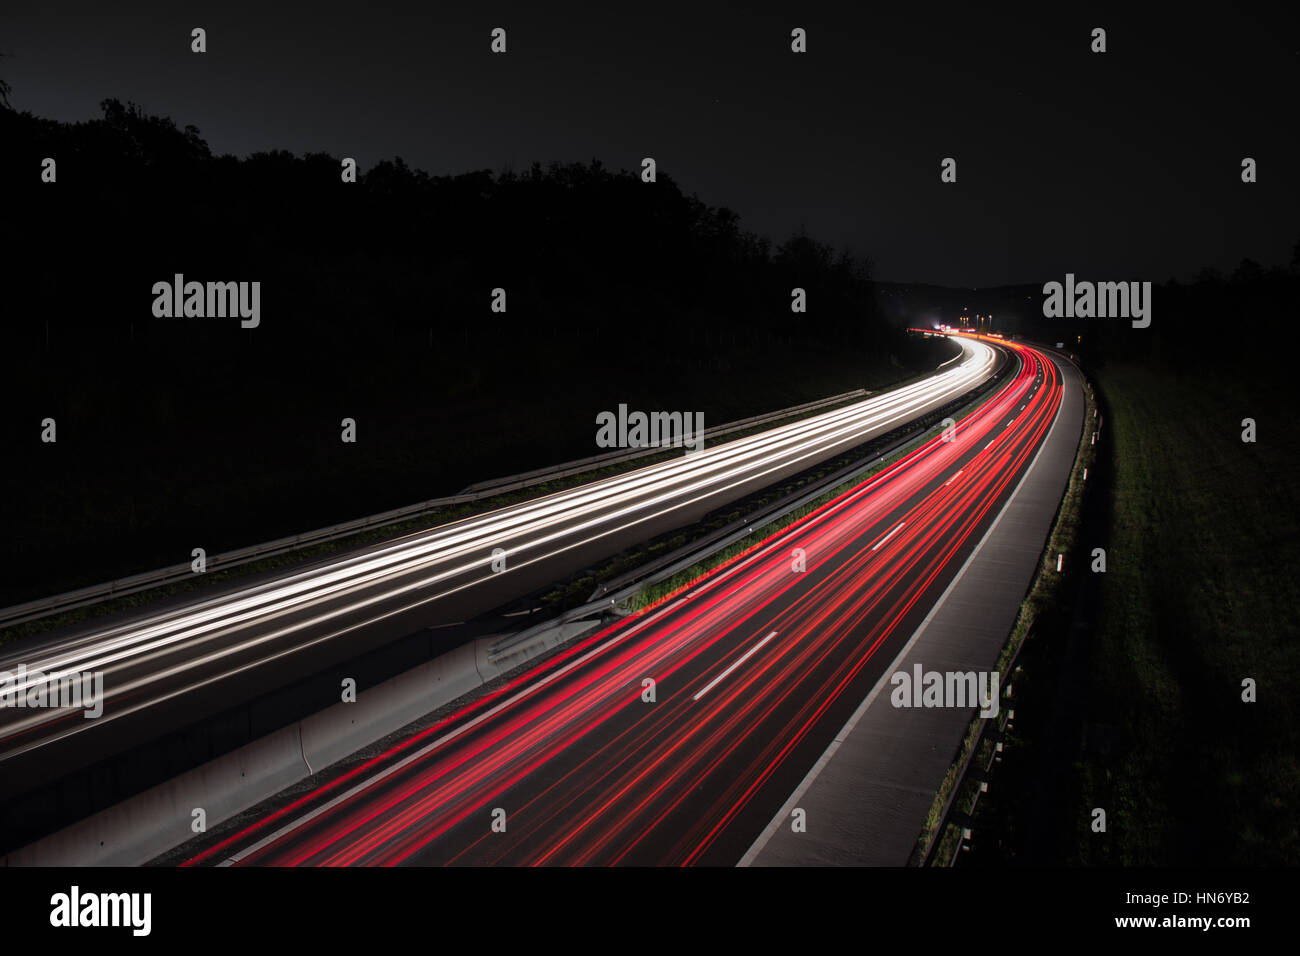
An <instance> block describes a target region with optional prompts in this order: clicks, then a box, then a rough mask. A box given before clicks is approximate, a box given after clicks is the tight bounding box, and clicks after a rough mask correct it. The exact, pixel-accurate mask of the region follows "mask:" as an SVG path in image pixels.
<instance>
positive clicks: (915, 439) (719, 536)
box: [488, 372, 1001, 664]
mask: <svg viewBox="0 0 1300 956" xmlns="http://www.w3.org/2000/svg"><path fill="white" fill-rule="evenodd" d="M1000 377H1001V372H998V373H995V374H994V375H993V376H992V377H991V378H989V379H988V381H987V382H985V383H984V384H983V385H981V386H977V387H976V389H975V391H976V392H977V393H978V394H977V396H976V397H975V398H974V399H969V398H968V397H967V396H969V394H970V393H969V392H968V393H967V395H965V396H962V398H960V399H957V400H956V401H954V402H951V403H949V405H948V406H945V407H944V408H941V409H936V410H935V411H934V412H931V413H930V415H931V416H933V415H939V414H943V413H944V412H946V411H948V410H949V409H950V408H951V406H953V405H958V406H959V408H958V409H957V410H956V411H955V414H958V415H963V414H965V412H966V411H968V410H969V409H970V407H971V406H972V405H974V404H976V403H978V402H980V401H982V400H983V396H984V395H985V393H986V386H989V385H991V384H992V383H996V382H997V381H998V380H999V378H1000ZM903 427H904V428H909V429H910V426H903ZM933 427H934V426H929V427H925V428H921V429H920V430H919V432H917V433H910V432H909V434H906V435H903V436H901V437H899V438H898V439H897V440H895V441H893V442H891V443H890V444H889V445H888V446H887V447H885V448H883V449H881V450H880V451H879V452H877V453H876V454H875V455H874V456H873V457H872V458H871V459H870V460H868V461H856V462H850V463H849V464H847V465H845V466H844V467H842V468H838V469H836V470H835V471H833V472H831V473H830V474H829V475H824V476H822V477H821V478H819V479H817V480H816V481H814V482H813V483H812V484H811V485H807V486H805V487H803V488H801V489H800V490H798V491H795V492H791V493H790V494H788V495H786V496H785V497H784V498H780V499H778V500H776V501H774V502H772V503H771V504H769V505H767V506H766V507H763V508H760V509H758V510H757V511H755V512H754V513H753V514H750V515H746V516H744V517H741V518H739V519H737V520H736V521H733V522H731V523H730V524H728V525H725V526H724V527H722V528H719V529H718V530H717V531H713V532H711V533H709V534H707V535H705V536H704V537H702V538H700V539H698V540H696V541H692V542H689V543H687V544H684V545H682V546H681V547H680V548H678V549H676V550H675V551H672V552H670V553H669V554H666V555H663V556H662V557H659V558H656V559H655V560H653V561H650V562H648V563H646V564H644V565H641V566H640V567H637V568H634V569H633V570H631V571H629V572H627V573H626V574H622V575H620V576H619V577H617V578H614V579H613V580H612V581H610V582H608V583H607V584H605V585H603V586H601V587H599V588H597V589H596V590H595V591H593V592H592V594H591V596H590V597H589V598H588V599H587V603H586V604H583V605H581V606H579V607H575V608H570V609H569V610H567V611H563V612H561V613H560V614H559V615H557V616H556V617H552V618H548V619H547V620H545V621H541V622H539V623H538V624H535V625H533V626H532V627H529V628H526V629H524V630H522V631H520V632H518V633H517V634H512V635H510V636H509V637H507V638H505V639H503V640H501V641H499V642H498V643H496V644H494V645H493V646H492V647H490V648H489V649H488V660H489V661H490V662H492V663H493V664H497V663H500V662H502V661H505V660H508V659H509V658H511V657H514V656H516V655H518V654H522V653H525V652H527V651H528V650H530V649H531V648H532V646H533V645H534V644H535V643H537V642H539V641H543V640H545V639H546V636H547V634H548V632H550V631H551V630H552V629H553V628H555V627H557V626H559V625H562V624H568V623H572V622H574V621H580V620H582V619H583V618H586V617H592V616H594V615H597V614H620V616H621V612H620V611H619V610H618V602H620V601H623V600H625V599H627V598H629V597H632V596H633V595H634V594H636V593H637V591H639V590H640V589H641V588H643V587H646V586H647V585H651V584H657V583H658V582H660V581H663V580H665V579H667V578H670V577H672V576H673V575H674V574H676V573H678V572H679V571H684V570H686V569H687V568H689V567H691V566H692V565H695V564H698V563H699V562H700V561H701V560H703V559H704V558H707V557H709V556H710V555H712V554H716V553H717V552H719V551H722V550H724V549H725V548H728V547H730V546H731V545H732V544H735V543H736V542H737V541H740V540H743V539H744V538H745V537H746V536H748V535H749V534H751V533H752V532H753V530H754V528H757V527H762V526H763V525H766V524H770V523H771V522H773V521H775V520H777V519H778V518H781V517H784V516H785V515H787V514H789V513H790V512H791V511H794V510H796V509H798V508H801V507H803V506H804V505H806V504H808V503H809V502H811V501H815V500H816V499H817V498H820V497H821V496H822V495H824V494H826V492H827V491H828V490H829V489H831V488H835V487H837V486H838V485H841V484H844V483H845V482H848V481H852V480H853V479H854V478H856V477H857V476H859V475H861V474H863V473H864V472H867V471H870V470H871V469H872V468H874V467H875V466H876V465H878V464H880V463H881V462H882V461H884V460H885V459H886V458H889V457H890V456H892V455H896V454H898V453H900V452H902V451H905V450H908V446H910V445H917V444H919V443H920V442H922V441H923V440H924V439H925V436H926V435H927V434H929V432H930V431H931V430H932V428H933Z"/></svg>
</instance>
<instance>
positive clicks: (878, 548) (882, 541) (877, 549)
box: [871, 521, 907, 551]
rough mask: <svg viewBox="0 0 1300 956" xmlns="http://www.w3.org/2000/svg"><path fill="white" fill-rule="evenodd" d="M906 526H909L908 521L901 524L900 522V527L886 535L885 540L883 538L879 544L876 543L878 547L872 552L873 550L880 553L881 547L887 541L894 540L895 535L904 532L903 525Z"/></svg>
mask: <svg viewBox="0 0 1300 956" xmlns="http://www.w3.org/2000/svg"><path fill="white" fill-rule="evenodd" d="M905 524H907V522H906V521H900V522H898V527H897V528H895V529H894V530H893V531H891V532H889V534H887V535H885V536H884V537H883V538H881V539H880V540H879V541H877V542H876V546H875V547H874V548H872V549H871V550H872V551H879V550H880V546H881V545H882V544H884V543H885V542H886V541H888V540H889V539H890V538H892V537H893V536H894V535H896V534H898V532H900V531H902V530H903V525H905Z"/></svg>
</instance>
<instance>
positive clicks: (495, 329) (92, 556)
mask: <svg viewBox="0 0 1300 956" xmlns="http://www.w3.org/2000/svg"><path fill="white" fill-rule="evenodd" d="M0 142H3V143H4V149H3V150H0V182H3V183H4V202H5V216H4V222H3V226H2V227H0V261H3V262H4V265H5V271H6V275H7V277H8V279H9V281H8V282H7V283H6V289H5V296H4V307H3V309H0V316H2V317H3V318H0V322H2V323H3V337H4V339H3V340H4V350H5V353H6V363H5V364H6V366H7V369H6V376H5V384H4V415H3V419H4V423H3V428H4V434H3V438H4V446H5V449H6V457H7V459H8V465H9V466H8V467H7V468H6V469H5V470H4V473H3V477H2V478H0V491H2V492H3V497H4V500H5V502H6V505H7V506H8V509H9V511H10V513H9V514H7V515H5V516H4V518H5V520H6V522H7V523H6V530H7V531H8V532H9V534H8V535H7V545H6V547H7V549H8V550H7V553H5V554H4V555H3V557H4V559H5V564H6V566H7V567H6V570H10V571H11V573H10V574H8V575H6V576H4V577H3V582H4V583H3V586H0V604H3V603H9V602H11V601H13V600H18V599H21V598H23V597H27V596H33V595H35V594H41V593H44V592H47V591H51V590H58V589H62V588H65V587H70V586H74V585H76V584H77V583H88V582H90V581H94V580H98V579H101V578H105V577H108V576H111V575H113V574H117V573H126V572H129V571H131V570H135V569H139V568H145V567H152V566H156V565H159V564H169V563H173V562H175V561H176V560H178V559H182V558H183V559H186V560H187V559H188V558H187V556H188V554H189V552H190V549H191V548H192V547H196V546H205V547H207V548H208V551H209V553H214V552H216V551H219V550H223V549H225V548H228V547H236V546H240V545H243V544H247V543H250V542H252V541H257V540H264V539H267V538H272V537H275V536H277V535H281V534H287V533H291V532H294V531H298V530H303V529H306V528H310V527H315V526H319V525H323V524H328V523H331V522H333V521H337V520H342V519H345V518H350V517H355V516H360V515H363V514H367V513H372V512H375V511H379V510H383V509H386V508H391V507H396V506H399V505H401V504H405V503H409V502H411V501H416V500H421V499H424V498H429V497H435V496H439V495H444V494H449V493H454V492H455V491H457V490H459V489H460V488H461V487H463V486H464V485H466V484H468V483H470V482H472V481H475V480H479V479H483V478H486V477H491V476H494V475H498V474H509V473H512V472H515V471H520V470H524V469H528V468H533V467H538V466H541V465H545V464H548V463H551V462H556V461H563V460H568V459H572V458H575V457H581V456H584V455H588V454H594V453H595V452H596V451H597V450H598V449H596V448H595V447H594V421H595V416H596V414H597V413H598V412H600V411H602V410H606V409H613V408H616V407H617V406H618V404H619V403H621V402H625V403H627V404H628V405H629V407H632V408H643V409H666V410H681V411H688V410H689V411H698V412H702V413H703V414H704V416H705V422H706V424H713V423H717V422H721V421H725V420H727V419H729V418H736V417H741V416H744V415H748V414H754V413H757V412H759V411H763V410H767V409H770V408H774V407H781V406H783V405H787V404H793V403H796V402H800V401H807V400H810V399H813V398H818V397H822V396H825V395H828V394H833V393H836V392H839V391H843V390H847V389H849V388H853V387H858V386H866V387H868V388H878V387H881V386H882V385H884V384H886V383H887V382H889V381H892V380H897V379H899V378H902V377H905V376H906V375H909V374H913V373H914V372H915V371H918V370H920V369H922V368H924V367H926V366H930V367H932V366H933V365H935V364H937V363H938V362H940V361H942V360H943V359H944V358H946V357H947V355H946V354H943V355H941V354H939V351H938V348H937V347H935V346H934V345H933V344H932V343H924V344H918V343H915V342H910V341H908V340H907V339H906V338H905V337H904V336H903V334H902V333H901V332H900V331H898V330H897V329H896V328H895V327H894V326H892V325H891V324H889V323H888V322H886V321H884V320H883V319H882V318H881V317H880V316H879V315H878V314H877V312H876V309H875V306H874V296H873V284H872V279H871V274H870V266H869V263H868V262H866V261H865V260H861V259H853V258H850V257H848V256H846V255H843V254H838V253H836V252H835V251H834V250H833V249H831V248H830V247H828V246H826V245H825V244H823V243H820V242H818V241H816V240H815V239H813V238H811V237H808V236H803V235H800V236H795V237H792V238H790V239H788V240H786V241H784V242H781V243H779V244H775V245H774V244H772V243H770V242H769V241H768V240H766V239H764V238H761V237H757V236H755V235H753V234H751V233H749V232H747V231H745V230H744V229H743V228H742V227H741V224H740V222H739V220H738V218H737V216H736V214H735V213H734V212H732V211H730V210H728V209H725V208H720V207H714V206H710V205H707V204H705V203H704V202H702V201H700V200H699V199H697V198H696V197H694V196H690V195H687V194H685V193H684V192H683V191H682V190H681V189H680V188H679V187H678V186H677V184H676V183H675V182H674V181H673V179H672V177H671V175H669V174H668V173H666V172H664V171H663V170H660V171H659V173H658V181H657V182H654V183H645V182H642V180H641V177H640V174H639V170H637V171H624V170H611V169H608V168H606V167H604V166H603V165H601V164H600V163H599V162H596V161H593V162H591V163H589V164H585V165H584V164H567V165H559V164H555V165H550V166H543V165H541V164H534V165H532V166H530V167H529V168H528V169H526V170H521V171H505V172H495V173H494V172H489V171H477V172H470V173H466V174H463V175H457V176H435V175H430V174H428V173H426V172H423V171H421V170H418V169H414V168H412V167H410V166H408V165H407V164H406V163H405V162H403V161H402V160H401V159H400V158H395V159H392V160H386V161H382V162H378V163H375V164H373V165H371V166H370V167H369V168H363V169H361V170H360V171H359V175H358V177H357V181H356V182H355V183H348V182H344V181H343V178H342V175H341V173H342V166H341V160H342V159H343V158H344V157H336V156H328V155H324V154H311V155H301V156H300V155H294V154H291V153H289V152H281V151H277V152H270V153H259V154H255V155H252V156H248V157H244V158H239V157H234V156H228V155H216V154H214V152H213V150H212V149H211V148H210V147H209V145H208V144H207V143H206V142H205V141H204V139H203V138H202V136H201V135H200V133H199V131H198V130H196V129H195V128H193V127H192V126H184V127H181V126H178V125H177V124H176V123H175V122H173V121H172V120H171V119H167V118H163V117H158V116H151V115H148V114H147V113H145V112H144V111H142V110H141V109H139V108H138V107H136V106H134V105H130V104H123V103H121V102H118V101H117V100H106V101H105V102H104V103H103V115H102V117H101V118H99V119H95V120H91V121H87V122H80V123H62V122H56V121H52V120H48V119H43V118H40V117H36V116H33V115H31V114H30V113H19V112H15V111H13V110H10V109H3V108H0ZM46 158H50V159H53V160H54V163H55V165H54V167H53V177H54V181H53V182H47V181H43V180H44V179H45V178H49V176H50V173H49V172H48V171H47V169H48V167H47V166H45V165H43V164H44V161H45V159H46ZM177 273H179V274H182V275H184V276H185V279H186V280H187V281H189V280H196V281H201V282H208V281H214V282H216V281H222V282H225V281H239V282H252V281H257V282H260V283H261V323H260V326H259V327H257V328H256V329H242V328H240V324H239V321H238V320H237V319H217V318H179V319H176V318H171V319H168V318H155V317H154V316H153V314H152V308H151V307H152V303H153V294H152V292H151V289H152V287H153V285H154V283H156V282H168V283H170V282H171V281H172V278H173V276H174V275H175V274H177ZM795 287H799V288H802V289H804V290H805V291H806V295H807V312H806V313H805V314H795V313H792V312H791V308H790V304H791V290H792V289H793V288H795ZM498 288H499V289H504V290H505V295H506V311H505V312H504V313H498V312H493V311H492V310H491V307H490V306H491V303H492V290H494V289H498ZM344 417H350V418H353V419H355V420H356V423H357V436H358V440H357V442H356V444H355V445H348V444H344V443H342V442H341V441H340V423H341V420H342V419H343V418H344ZM46 418H52V419H54V420H55V421H56V423H57V439H58V440H57V443H56V444H54V445H49V444H43V443H42V442H41V440H40V436H41V432H42V429H41V424H40V423H41V422H42V421H43V420H44V419H46ZM178 555H179V558H178Z"/></svg>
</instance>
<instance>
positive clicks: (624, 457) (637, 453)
mask: <svg viewBox="0 0 1300 956" xmlns="http://www.w3.org/2000/svg"><path fill="white" fill-rule="evenodd" d="M870 394H871V393H870V392H868V391H866V390H865V389H861V388H858V389H854V390H853V391H851V392H844V393H843V394H840V395H832V396H831V397H830V398H821V399H818V400H817V401H815V402H804V403H803V404H802V405H791V406H790V407H789V408H783V409H780V410H778V411H775V412H764V413H763V414H761V415H753V416H751V417H749V418H741V419H739V420H737V421H734V422H727V423H726V424H723V425H714V426H713V427H712V428H706V429H704V440H705V442H706V443H707V442H708V441H709V440H710V439H713V438H718V437H721V436H722V435H729V434H731V433H732V432H737V431H740V430H741V429H743V428H751V427H753V426H754V425H762V424H765V423H766V422H774V421H780V420H781V419H782V418H789V417H790V416H791V415H798V414H801V413H803V412H809V411H815V410H817V409H820V408H826V407H827V406H830V405H835V404H837V403H839V402H847V401H851V400H853V399H858V398H865V397H866V396H867V395H870ZM669 447H671V446H667V445H646V446H644V447H641V448H632V449H624V450H621V451H611V452H606V453H605V454H603V455H592V456H591V457H590V458H578V459H575V460H574V461H566V462H564V463H563V464H560V465H551V466H550V467H549V468H538V469H536V470H534V471H524V472H520V473H519V474H517V475H511V476H510V477H508V478H492V479H489V480H488V481H480V482H477V483H475V484H472V485H470V486H469V487H467V488H465V489H464V490H462V491H461V494H471V493H474V492H481V491H486V490H488V489H491V490H493V491H495V492H501V491H510V490H512V489H514V488H523V487H526V486H527V485H529V484H540V483H541V482H543V481H552V480H554V479H556V478H564V477H567V476H569V475H574V474H581V473H582V472H584V471H591V470H592V469H593V468H600V467H602V466H604V465H615V464H619V463H621V462H625V461H635V460H636V459H638V458H644V457H645V456H647V455H654V454H658V453H659V452H662V451H664V450H665V449H666V448H669Z"/></svg>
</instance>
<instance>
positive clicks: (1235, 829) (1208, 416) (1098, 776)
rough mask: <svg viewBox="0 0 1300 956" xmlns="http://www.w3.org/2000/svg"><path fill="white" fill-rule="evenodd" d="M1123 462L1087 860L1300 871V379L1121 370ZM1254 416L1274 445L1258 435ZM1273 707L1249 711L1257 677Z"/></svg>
mask: <svg viewBox="0 0 1300 956" xmlns="http://www.w3.org/2000/svg"><path fill="white" fill-rule="evenodd" d="M1096 381H1097V384H1098V388H1099V389H1100V391H1101V394H1102V395H1103V397H1104V399H1105V402H1106V404H1107V406H1108V412H1109V422H1107V424H1106V426H1105V427H1104V428H1103V433H1102V437H1101V438H1100V439H1099V450H1101V452H1102V453H1103V454H1106V455H1108V456H1110V457H1111V458H1112V459H1113V462H1114V464H1113V472H1114V481H1113V494H1112V497H1111V501H1110V516H1109V528H1108V545H1107V559H1108V566H1107V573H1106V574H1105V576H1104V579H1103V580H1102V581H1101V583H1100V592H1099V594H1100V601H1099V606H1098V608H1097V609H1096V612H1095V615H1094V617H1095V621H1096V628H1095V633H1094V634H1093V637H1092V642H1093V644H1092V652H1091V654H1090V667H1089V671H1090V672H1089V673H1088V674H1087V675H1086V680H1087V688H1088V693H1087V694H1086V695H1085V705H1084V706H1085V710H1086V713H1085V715H1084V716H1085V721H1086V723H1085V730H1087V728H1089V727H1091V728H1093V729H1094V732H1096V731H1097V730H1101V731H1103V734H1102V736H1108V737H1111V738H1112V739H1113V741H1114V743H1113V746H1111V747H1108V748H1098V747H1092V748H1089V747H1086V746H1085V747H1084V752H1083V753H1081V754H1080V756H1079V760H1078V763H1077V764H1076V770H1077V775H1078V780H1077V793H1078V802H1077V804H1076V806H1074V807H1072V808H1070V810H1069V812H1070V813H1071V815H1072V816H1073V817H1074V819H1076V820H1077V819H1082V818H1083V817H1080V816H1079V815H1080V814H1087V813H1089V812H1090V811H1091V809H1092V808H1094V807H1100V808H1103V809H1106V811H1107V815H1108V827H1107V831H1106V833H1105V834H1091V833H1088V832H1086V831H1084V832H1082V833H1081V835H1080V838H1079V841H1078V843H1077V848H1076V850H1075V859H1074V860H1073V861H1071V862H1076V863H1087V864H1120V865H1153V864H1154V865H1171V864H1193V863H1195V864H1220V865H1223V864H1241V865H1261V864H1269V865H1276V864H1291V865H1294V864H1295V863H1297V862H1300V825H1298V824H1297V818H1296V814H1295V808H1296V806H1297V805H1300V732H1298V728H1297V707H1296V688H1297V687H1298V686H1300V641H1297V637H1300V625H1297V622H1296V613H1297V609H1298V608H1300V585H1298V584H1297V579H1296V574H1297V571H1298V570H1300V554H1298V553H1297V551H1298V545H1297V541H1298V540H1300V506H1298V505H1297V497H1296V494H1295V489H1294V475H1295V472H1294V465H1295V463H1296V460H1297V441H1298V440H1300V436H1297V432H1296V429H1295V426H1294V423H1293V422H1291V421H1289V415H1290V414H1291V412H1290V410H1289V402H1288V400H1287V398H1288V396H1287V394H1286V391H1285V382H1286V379H1285V377H1282V376H1269V375H1266V374H1262V373H1260V372H1259V371H1258V370H1251V371H1250V372H1247V371H1246V370H1241V371H1240V372H1237V373H1232V372H1219V373H1217V374H1213V375H1202V376H1192V375H1188V374H1186V373H1181V372H1178V371H1174V370H1171V369H1166V368H1162V367H1152V366H1142V365H1137V364H1123V365H1119V364H1116V365H1112V366H1110V367H1107V368H1105V369H1103V370H1101V371H1100V372H1098V374H1097V376H1096ZM1247 417H1250V418H1254V419H1255V420H1256V422H1257V427H1258V440H1257V442H1256V443H1254V444H1248V443H1244V442H1243V441H1242V440H1241V434H1242V424H1241V423H1242V420H1243V419H1244V418H1247ZM1247 678H1250V679H1253V680H1254V681H1255V682H1256V683H1257V694H1258V701H1257V702H1256V703H1245V702H1243V700H1242V694H1243V690H1242V682H1243V680H1245V679H1247Z"/></svg>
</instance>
